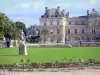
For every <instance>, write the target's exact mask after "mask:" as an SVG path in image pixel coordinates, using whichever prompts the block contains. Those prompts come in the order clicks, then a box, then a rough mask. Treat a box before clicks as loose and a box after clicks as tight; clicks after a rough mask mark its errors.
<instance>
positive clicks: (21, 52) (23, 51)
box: [19, 42, 27, 55]
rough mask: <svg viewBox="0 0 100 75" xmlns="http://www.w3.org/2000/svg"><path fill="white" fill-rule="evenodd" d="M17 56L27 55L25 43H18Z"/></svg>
mask: <svg viewBox="0 0 100 75" xmlns="http://www.w3.org/2000/svg"><path fill="white" fill-rule="evenodd" d="M19 55H27V46H26V44H25V42H20V44H19Z"/></svg>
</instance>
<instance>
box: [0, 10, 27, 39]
mask: <svg viewBox="0 0 100 75" xmlns="http://www.w3.org/2000/svg"><path fill="white" fill-rule="evenodd" d="M20 30H23V31H24V32H25V30H26V26H25V24H24V23H23V22H20V21H17V22H13V21H12V20H11V19H9V18H8V17H7V16H6V14H4V13H1V12H0V34H1V36H5V37H6V38H14V39H16V38H17V37H18V36H19V31H20Z"/></svg>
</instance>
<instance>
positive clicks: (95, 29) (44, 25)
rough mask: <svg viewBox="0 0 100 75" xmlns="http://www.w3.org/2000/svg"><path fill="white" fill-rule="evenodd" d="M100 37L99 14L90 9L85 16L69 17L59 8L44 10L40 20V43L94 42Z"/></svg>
mask: <svg viewBox="0 0 100 75" xmlns="http://www.w3.org/2000/svg"><path fill="white" fill-rule="evenodd" d="M97 37H100V14H99V13H98V12H96V11H95V9H92V12H91V13H90V12H89V10H87V14H86V15H85V16H79V17H69V12H67V14H66V12H65V10H62V11H61V10H60V7H57V8H52V9H48V7H46V8H45V14H44V15H42V16H41V18H40V38H41V43H64V44H65V43H67V42H68V41H79V40H82V41H94V40H95V39H96V38H97Z"/></svg>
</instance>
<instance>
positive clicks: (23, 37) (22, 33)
mask: <svg viewBox="0 0 100 75" xmlns="http://www.w3.org/2000/svg"><path fill="white" fill-rule="evenodd" d="M21 41H22V42H25V35H24V32H23V30H21Z"/></svg>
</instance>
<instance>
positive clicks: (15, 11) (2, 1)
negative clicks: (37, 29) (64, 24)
mask: <svg viewBox="0 0 100 75" xmlns="http://www.w3.org/2000/svg"><path fill="white" fill-rule="evenodd" d="M57 6H60V8H61V10H62V9H65V10H66V12H70V17H75V16H80V15H86V12H87V9H89V10H90V11H91V10H92V8H95V9H96V10H97V11H99V12H100V0H0V12H3V13H5V14H6V15H7V16H8V17H9V18H10V19H11V20H13V21H14V22H15V21H22V22H24V23H25V24H26V27H29V26H31V25H34V24H37V25H39V18H40V17H41V15H43V14H44V12H45V7H48V8H57Z"/></svg>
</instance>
